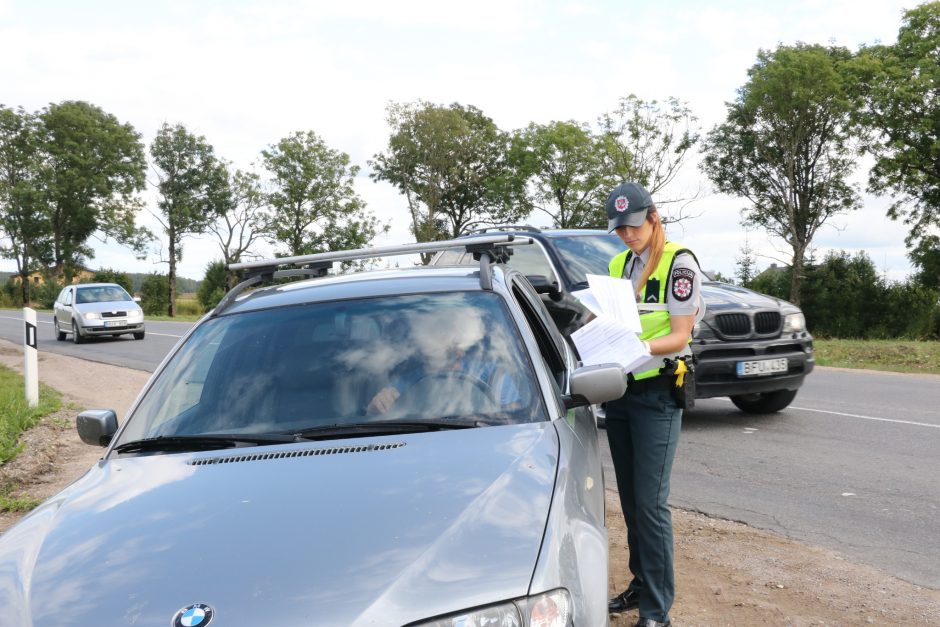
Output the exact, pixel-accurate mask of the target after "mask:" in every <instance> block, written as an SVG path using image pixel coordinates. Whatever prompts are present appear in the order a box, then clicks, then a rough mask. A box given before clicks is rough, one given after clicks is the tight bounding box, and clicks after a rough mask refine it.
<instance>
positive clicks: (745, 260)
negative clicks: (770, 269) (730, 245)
mask: <svg viewBox="0 0 940 627" xmlns="http://www.w3.org/2000/svg"><path fill="white" fill-rule="evenodd" d="M739 250H740V251H741V256H740V257H738V258H736V259H735V262H737V269H736V270H735V272H734V276H735V277H736V278H737V279H738V285H742V286H744V287H751V281H753V280H754V276H755V275H756V274H757V262H756V261H755V260H754V249H753V248H751V242H750V240H749V239H748V237H747V232H746V231H745V233H744V246H742V247H741V248H740V249H739Z"/></svg>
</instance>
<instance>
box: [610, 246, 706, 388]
mask: <svg viewBox="0 0 940 627" xmlns="http://www.w3.org/2000/svg"><path fill="white" fill-rule="evenodd" d="M649 258H650V251H649V248H647V249H646V250H644V251H643V252H642V253H641V254H639V255H637V254H635V253H634V254H631V255H630V259H628V260H627V265H626V267H625V268H624V269H623V271H624V275H623V276H624V278H626V279H630V282H631V283H632V284H633V291H634V292H635V291H636V289H637V287H638V285H639V282H640V278H641V277H642V276H643V270H644V269H645V268H646V264H647V263H648V262H649ZM644 292H645V288H644ZM641 297H642V293H641ZM640 307H641V313H642V305H641V306H640ZM666 310H667V311H668V312H669V315H671V316H693V315H694V316H695V321H696V322H698V321H699V320H701V319H702V318H703V317H704V316H705V301H704V300H703V299H702V270H701V269H700V268H699V267H698V263H696V262H695V257H693V256H692V255H690V254H688V253H679V254H677V255H676V257H675V260H674V261H673V264H672V271H671V272H670V273H669V278H668V282H667V284H666ZM691 354H692V349H691V348H690V347H688V346H686V348H685V350H683V351H680V352H678V353H676V355H691ZM663 357H668V355H656V356H655V357H654V358H653V359H652V360H650V361H649V362H647V363H646V364H643V366H641V367H640V368H637V369H635V370H634V372H642V371H643V370H646V369H649V368H653V367H657V366H661V365H662V359H663Z"/></svg>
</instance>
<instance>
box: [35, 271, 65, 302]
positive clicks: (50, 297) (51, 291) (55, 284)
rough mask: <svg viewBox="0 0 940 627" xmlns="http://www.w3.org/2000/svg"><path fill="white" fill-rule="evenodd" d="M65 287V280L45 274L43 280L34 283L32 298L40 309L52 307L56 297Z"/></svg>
mask: <svg viewBox="0 0 940 627" xmlns="http://www.w3.org/2000/svg"><path fill="white" fill-rule="evenodd" d="M63 287H65V282H64V281H60V280H59V279H58V278H57V277H55V276H52V275H50V274H45V275H44V276H43V280H42V281H41V282H39V283H37V284H34V285H33V286H32V288H31V290H30V299H31V300H32V302H33V304H35V305H36V306H37V307H39V308H40V309H52V306H53V305H54V304H55V299H56V297H57V296H58V295H59V292H61V291H62V288H63Z"/></svg>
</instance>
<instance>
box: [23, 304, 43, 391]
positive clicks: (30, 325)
mask: <svg viewBox="0 0 940 627" xmlns="http://www.w3.org/2000/svg"><path fill="white" fill-rule="evenodd" d="M23 321H24V322H25V323H26V334H25V336H24V337H23V353H24V357H25V359H26V363H25V364H24V368H23V379H24V380H25V381H26V402H27V403H29V406H30V407H36V406H37V405H39V350H38V348H37V346H36V310H35V309H30V308H29V307H23Z"/></svg>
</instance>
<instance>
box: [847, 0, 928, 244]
mask: <svg viewBox="0 0 940 627" xmlns="http://www.w3.org/2000/svg"><path fill="white" fill-rule="evenodd" d="M854 68H855V70H856V76H855V84H857V85H858V86H859V88H860V90H861V92H862V94H863V95H864V97H865V104H866V106H865V108H864V109H863V110H862V111H861V113H860V116H859V119H860V121H861V122H862V123H863V124H864V125H865V126H867V127H868V128H869V129H870V130H871V133H870V137H869V139H870V141H869V142H868V144H867V146H866V148H867V150H868V152H870V153H871V154H872V155H874V157H875V166H874V168H872V170H871V172H870V173H869V190H871V191H872V192H875V193H891V194H892V195H894V196H895V198H896V200H895V202H894V203H893V204H892V205H891V207H890V209H889V212H888V215H890V216H891V217H892V218H903V219H904V221H905V223H907V224H908V225H910V233H909V235H908V238H907V243H908V245H909V246H915V244H916V243H917V242H918V241H920V240H921V239H923V238H927V237H931V236H932V234H935V233H936V229H937V228H938V227H940V168H938V167H937V163H938V162H940V98H938V96H937V94H938V93H940V2H936V1H934V2H925V3H923V4H921V5H919V6H918V7H916V8H914V9H911V10H909V11H906V12H905V13H904V19H903V21H902V25H901V28H900V30H899V32H898V39H897V42H896V43H895V44H893V45H890V46H873V47H870V48H863V49H862V50H861V51H860V52H859V55H858V59H857V61H856V64H855V66H854Z"/></svg>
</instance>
